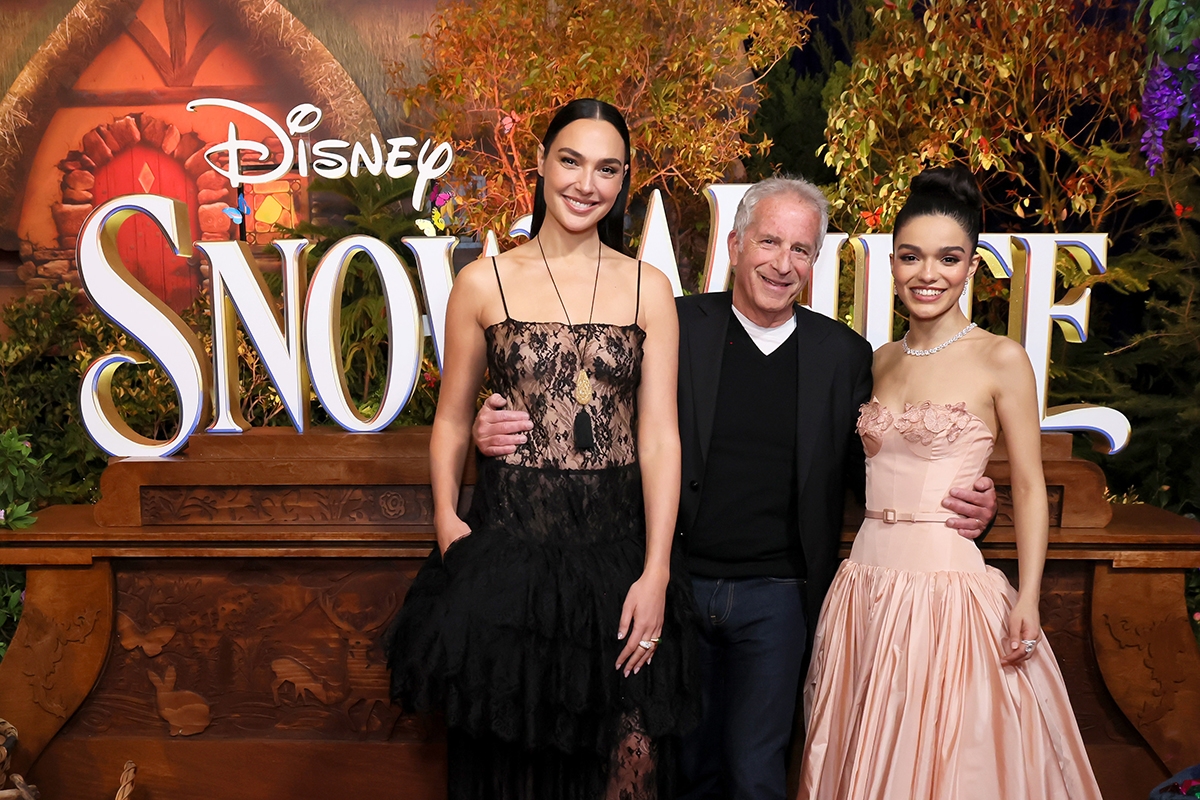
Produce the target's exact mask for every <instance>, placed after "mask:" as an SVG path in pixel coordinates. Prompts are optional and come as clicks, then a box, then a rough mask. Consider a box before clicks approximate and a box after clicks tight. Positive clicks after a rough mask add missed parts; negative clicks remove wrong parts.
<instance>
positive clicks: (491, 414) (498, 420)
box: [471, 394, 533, 456]
mask: <svg viewBox="0 0 1200 800" xmlns="http://www.w3.org/2000/svg"><path fill="white" fill-rule="evenodd" d="M506 405H508V401H507V400H505V399H504V397H503V396H502V395H498V394H493V395H489V396H488V398H487V399H486V400H484V401H483V408H481V409H479V413H478V414H476V415H475V424H474V425H472V426H471V438H472V439H473V440H474V441H475V446H476V447H478V448H479V452H481V453H483V454H484V455H485V456H506V455H509V454H510V453H515V452H517V447H519V446H520V445H523V444H525V440H526V438H527V437H526V436H525V433H526V431H530V430H533V423H532V422H531V421H530V420H529V414H527V413H526V412H524V411H505V410H503V409H504V407H505V406H506Z"/></svg>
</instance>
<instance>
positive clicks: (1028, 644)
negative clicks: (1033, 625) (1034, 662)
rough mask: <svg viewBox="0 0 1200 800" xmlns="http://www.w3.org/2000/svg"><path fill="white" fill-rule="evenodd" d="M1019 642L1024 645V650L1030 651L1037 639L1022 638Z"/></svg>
mask: <svg viewBox="0 0 1200 800" xmlns="http://www.w3.org/2000/svg"><path fill="white" fill-rule="evenodd" d="M1021 644H1023V645H1025V652H1026V653H1032V652H1033V648H1035V647H1037V639H1022V640H1021Z"/></svg>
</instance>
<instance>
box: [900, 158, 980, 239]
mask: <svg viewBox="0 0 1200 800" xmlns="http://www.w3.org/2000/svg"><path fill="white" fill-rule="evenodd" d="M931 214H938V215H941V216H943V217H950V219H952V220H954V221H955V222H957V223H958V224H959V225H960V226H962V229H963V230H964V231H966V233H967V236H969V237H970V238H971V249H972V250H974V249H975V246H976V245H978V244H979V233H980V231H982V230H983V195H982V194H980V192H979V184H977V183H976V182H975V176H974V175H972V174H971V172H970V171H969V170H967V169H965V168H963V167H932V168H930V169H927V170H925V171H924V172H922V173H921V174H920V175H918V176H917V177H915V178H913V180H912V187H911V190H910V191H909V195H908V201H907V202H905V204H904V208H902V209H900V213H899V214H897V215H896V225H895V227H893V229H892V230H893V231H894V233H899V232H900V229H901V228H903V227H904V226H905V225H907V224H908V223H909V222H910V221H912V220H914V219H916V218H917V217H927V216H929V215H931Z"/></svg>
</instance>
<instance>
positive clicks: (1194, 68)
mask: <svg viewBox="0 0 1200 800" xmlns="http://www.w3.org/2000/svg"><path fill="white" fill-rule="evenodd" d="M1184 69H1185V70H1186V72H1187V75H1186V77H1187V78H1188V81H1187V82H1188V83H1190V84H1191V97H1189V98H1188V104H1187V107H1186V108H1184V111H1183V122H1184V123H1185V124H1186V123H1187V122H1188V121H1189V120H1190V121H1191V123H1192V135H1191V137H1190V138H1189V139H1188V144H1190V145H1191V146H1192V147H1196V148H1200V39H1197V40H1196V41H1194V42H1192V55H1191V57H1190V58H1188V63H1187V66H1186V67H1184Z"/></svg>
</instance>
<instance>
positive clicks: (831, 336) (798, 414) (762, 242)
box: [475, 178, 996, 800]
mask: <svg viewBox="0 0 1200 800" xmlns="http://www.w3.org/2000/svg"><path fill="white" fill-rule="evenodd" d="M827 224H828V205H827V203H826V201H825V198H824V196H823V195H822V193H821V191H820V190H819V189H817V188H816V187H815V186H813V185H812V184H810V183H808V182H807V181H803V180H797V179H787V178H771V179H768V180H765V181H762V182H760V183H758V184H755V185H754V186H753V187H751V188H750V189H749V190H748V191H747V192H746V195H745V196H744V197H743V199H742V201H741V204H740V205H739V206H738V210H737V215H736V216H735V218H734V230H733V232H732V233H731V234H730V236H729V241H728V247H729V257H730V263H731V265H732V268H733V272H734V285H733V291H732V292H721V293H711V294H698V295H691V296H688V297H681V298H679V299H678V301H677V308H678V311H679V327H680V342H679V429H680V442H681V445H682V460H683V464H682V467H683V469H682V488H681V497H680V503H679V520H678V524H677V528H678V531H679V534H680V536H681V538H682V542H683V546H684V548H685V552H686V555H687V564H688V570H689V572H690V573H691V577H692V585H693V588H694V591H695V597H696V608H697V611H698V613H699V615H700V621H701V668H702V670H703V672H704V698H703V702H704V719H703V722H702V723H701V725H700V727H699V728H698V729H697V730H696V731H695V732H693V733H692V734H690V735H689V736H688V737H687V738H686V740H685V741H684V747H683V759H682V760H683V769H684V773H685V791H684V793H683V795H682V797H684V798H686V799H687V800H701V798H735V799H736V800H750V799H751V798H753V800H759V799H760V798H761V799H762V800H767V799H768V798H769V799H770V800H782V799H783V798H784V796H785V792H786V786H785V783H786V766H785V763H786V754H787V745H788V740H789V738H790V736H791V732H792V730H793V725H794V721H795V719H794V713H795V708H796V699H797V695H798V690H799V686H800V681H801V677H802V676H801V669H802V668H803V663H804V656H805V648H806V645H807V641H808V638H809V632H810V631H809V628H810V624H815V622H816V615H817V612H818V611H819V609H820V607H821V601H822V599H823V598H824V596H825V592H826V590H827V589H828V588H829V584H830V582H831V581H832V579H833V574H834V571H835V569H836V567H837V563H838V547H839V539H840V534H841V529H842V509H843V504H844V499H845V494H846V490H847V488H850V489H853V490H855V491H856V492H857V493H860V494H861V488H862V483H863V452H862V446H861V443H860V442H859V439H858V436H857V433H856V431H855V424H856V421H857V418H858V409H859V406H861V405H862V404H864V403H867V402H868V401H869V400H870V399H871V360H872V353H871V347H870V345H869V344H868V343H867V342H866V340H864V339H863V338H862V337H860V336H859V335H858V334H856V333H854V332H853V331H852V330H851V329H850V328H848V327H846V326H845V325H844V324H842V323H841V322H838V321H836V320H832V319H829V318H828V317H824V316H822V315H820V314H816V313H814V312H812V311H810V310H808V309H806V308H803V307H802V306H799V305H797V304H796V298H797V297H798V296H799V295H800V292H801V291H802V290H803V288H804V286H805V285H806V284H807V282H808V280H809V278H810V277H811V274H812V265H813V263H814V262H815V261H816V258H817V254H818V252H819V250H820V247H821V244H822V242H823V240H824V236H825V230H826V227H827ZM502 406H503V401H502V400H501V399H499V398H496V396H493V397H491V398H489V399H488V402H487V403H486V404H485V407H484V409H483V410H482V411H481V412H480V414H479V417H478V418H477V421H476V430H475V440H476V443H477V444H478V445H479V447H480V449H481V450H482V451H483V452H484V454H485V455H501V454H504V453H508V452H512V449H513V448H514V447H515V446H516V445H518V444H520V443H521V442H523V441H524V436H523V432H524V431H526V430H528V429H529V427H530V426H529V423H528V417H527V416H526V415H525V414H524V413H523V412H506V411H501V410H499V409H500V408H502ZM974 489H975V491H966V492H960V491H958V490H954V491H955V493H956V494H957V495H958V496H956V497H948V498H946V500H945V501H944V505H946V507H947V508H948V509H950V510H952V511H954V512H956V513H958V514H962V515H963V516H962V517H960V518H957V519H955V520H952V521H951V522H949V523H947V524H949V525H951V526H952V527H957V528H960V530H961V532H962V533H963V534H964V535H966V536H972V537H973V536H977V535H978V534H979V532H980V531H981V530H983V528H984V526H985V524H986V522H987V521H988V520H990V519H991V518H992V516H993V515H994V513H995V505H996V504H995V492H994V490H993V489H992V488H991V482H990V481H989V480H987V479H982V480H981V482H980V483H978V484H976V486H975V487H974Z"/></svg>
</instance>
